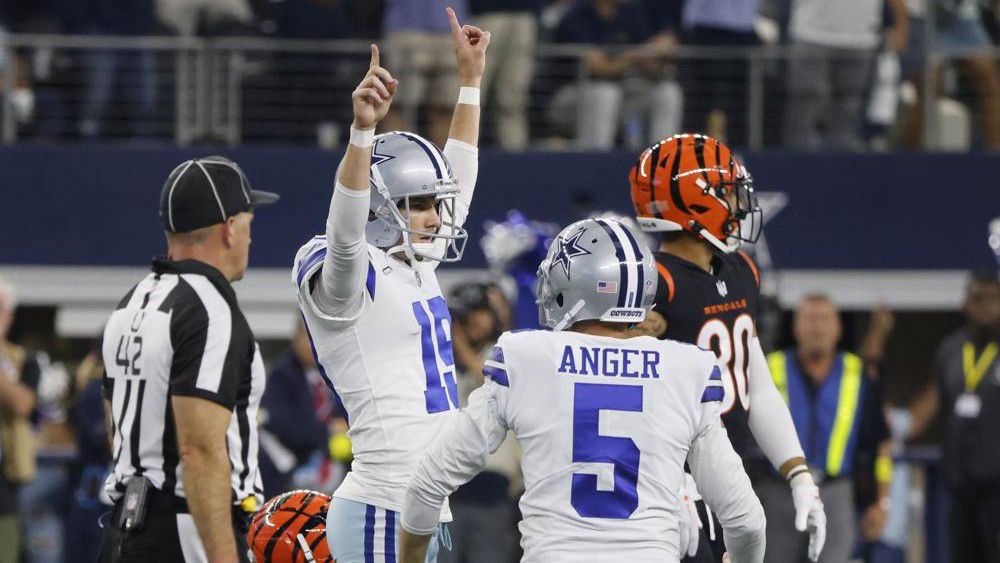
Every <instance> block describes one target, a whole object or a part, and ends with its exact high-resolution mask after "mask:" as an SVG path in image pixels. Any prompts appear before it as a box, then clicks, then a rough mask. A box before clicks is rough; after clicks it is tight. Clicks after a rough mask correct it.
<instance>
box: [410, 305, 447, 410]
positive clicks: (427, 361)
mask: <svg viewBox="0 0 1000 563" xmlns="http://www.w3.org/2000/svg"><path fill="white" fill-rule="evenodd" d="M427 309H429V310H430V312H431V315H432V316H433V317H434V318H433V320H432V319H431V317H430V316H428V315H427V310H425V309H424V302H423V301H414V302H413V315H414V316H415V317H416V318H417V324H419V325H420V350H421V357H422V359H423V362H424V374H425V375H426V376H427V390H426V391H424V400H425V401H426V402H427V412H428V413H430V414H433V413H436V412H442V411H447V410H451V409H453V408H454V409H457V408H458V387H457V386H456V385H455V372H454V367H455V353H454V352H453V351H452V348H451V339H450V338H448V333H449V331H450V330H451V314H450V313H449V312H448V305H446V304H445V302H444V299H443V298H442V297H440V296H439V297H434V298H432V299H430V300H428V301H427ZM446 321H447V323H448V327H447V329H446V328H445V326H444V323H445V322H446ZM435 342H437V347H436V348H435V345H434V344H435ZM439 356H440V358H441V363H443V364H444V366H445V368H446V369H445V372H444V374H443V381H442V374H441V371H440V370H439V369H438V357H439ZM447 368H452V369H451V370H448V369H447Z"/></svg>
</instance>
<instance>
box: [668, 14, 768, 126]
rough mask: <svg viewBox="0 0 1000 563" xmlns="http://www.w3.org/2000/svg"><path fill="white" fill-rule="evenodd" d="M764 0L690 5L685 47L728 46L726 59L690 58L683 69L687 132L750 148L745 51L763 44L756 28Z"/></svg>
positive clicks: (684, 23)
mask: <svg viewBox="0 0 1000 563" xmlns="http://www.w3.org/2000/svg"><path fill="white" fill-rule="evenodd" d="M758 2H759V0H714V1H711V2H702V1H696V0H694V1H691V0H688V1H685V2H684V8H683V11H682V14H681V26H682V30H681V36H680V41H681V44H682V45H693V46H702V47H727V48H729V49H730V52H732V55H731V56H729V57H727V58H725V59H721V60H720V59H717V58H712V59H707V58H691V59H685V62H684V64H683V65H682V66H681V69H682V73H681V75H682V78H683V84H684V97H685V100H687V104H686V106H685V108H684V116H685V122H686V124H685V126H684V129H685V130H689V131H702V132H705V133H707V134H709V135H711V136H712V137H715V138H716V139H719V140H720V141H723V142H726V143H729V144H730V145H736V146H740V145H745V144H746V143H747V141H748V139H749V137H748V135H749V131H748V130H747V124H748V121H747V92H748V91H749V80H750V74H749V73H750V67H749V63H748V60H747V59H746V58H745V57H744V55H743V54H742V52H741V51H740V49H742V48H745V47H752V46H755V45H758V44H759V43H760V39H759V38H758V37H757V32H756V31H755V28H754V24H755V21H756V19H757V12H758V8H759V6H758Z"/></svg>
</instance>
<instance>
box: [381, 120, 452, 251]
mask: <svg viewBox="0 0 1000 563" xmlns="http://www.w3.org/2000/svg"><path fill="white" fill-rule="evenodd" d="M458 193H459V188H458V182H457V181H456V180H455V176H454V174H453V173H452V171H451V165H450V164H449V163H448V159H447V158H445V156H444V153H442V152H441V151H440V150H439V149H438V148H437V147H436V146H434V144H433V143H431V142H430V141H428V140H427V139H424V138H423V137H421V136H420V135H417V134H415V133H407V132H402V131H394V132H391V133H383V134H381V135H377V136H376V137H375V142H374V145H373V146H372V168H371V207H370V211H371V212H370V213H369V219H368V225H367V226H366V227H365V238H366V240H367V241H368V242H369V243H371V244H373V245H375V246H377V247H379V248H384V249H389V250H391V249H393V248H400V249H401V250H403V251H404V252H405V253H406V254H407V255H408V256H411V257H419V258H424V259H429V260H438V261H441V262H456V261H458V260H460V259H461V258H462V254H463V253H464V252H465V243H466V241H467V240H468V236H469V235H468V232H466V230H465V229H463V228H462V227H461V221H462V220H463V219H464V217H458V216H457V213H456V211H457V210H456V206H455V203H456V196H457V195H458ZM425 197H433V198H434V199H435V200H436V202H437V205H436V207H437V212H438V216H439V217H440V221H439V225H438V228H437V230H436V231H435V232H422V231H415V230H413V229H411V228H410V223H409V221H408V220H407V217H408V216H409V212H410V201H411V200H412V199H415V198H425ZM424 236H426V237H429V238H430V239H431V241H432V242H415V241H414V240H413V239H415V238H417V237H424Z"/></svg>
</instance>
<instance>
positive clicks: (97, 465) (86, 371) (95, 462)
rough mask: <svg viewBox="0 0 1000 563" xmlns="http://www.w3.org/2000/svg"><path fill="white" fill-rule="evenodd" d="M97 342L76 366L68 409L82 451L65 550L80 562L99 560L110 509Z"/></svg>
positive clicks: (108, 448) (75, 467) (73, 482)
mask: <svg viewBox="0 0 1000 563" xmlns="http://www.w3.org/2000/svg"><path fill="white" fill-rule="evenodd" d="M95 344H96V345H95V346H94V347H93V348H92V349H91V350H90V352H89V353H88V354H87V356H86V357H85V358H84V359H83V361H81V362H80V365H79V366H77V369H76V378H75V383H74V385H73V387H74V389H75V395H76V396H75V398H74V400H73V402H72V405H71V406H70V410H69V421H70V424H71V425H72V426H73V432H74V434H75V435H76V440H77V445H78V447H79V454H78V455H77V458H76V460H75V463H74V464H73V468H72V474H71V478H70V490H71V491H72V493H71V494H72V497H71V498H72V500H71V501H70V509H69V514H68V515H67V518H66V527H65V530H66V537H65V544H66V548H65V552H66V553H71V554H73V559H74V560H77V561H96V560H97V557H98V555H99V554H100V551H101V538H102V537H103V535H104V532H103V531H102V530H101V527H100V525H99V524H98V520H99V519H100V517H101V515H102V514H104V513H105V512H107V511H108V508H107V506H106V505H105V504H104V503H103V502H102V499H106V498H107V495H105V494H104V479H105V478H106V477H107V476H108V467H109V465H110V463H111V443H110V442H109V440H108V425H107V423H106V421H105V419H104V399H103V392H102V381H103V375H104V363H103V360H102V358H101V347H100V342H99V341H98V342H97V343H95Z"/></svg>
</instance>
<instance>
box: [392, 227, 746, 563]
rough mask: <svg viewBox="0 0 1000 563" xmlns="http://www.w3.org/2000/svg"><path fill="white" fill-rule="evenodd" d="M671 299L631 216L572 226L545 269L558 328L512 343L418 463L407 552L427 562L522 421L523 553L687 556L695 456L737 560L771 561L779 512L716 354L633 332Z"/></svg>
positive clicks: (650, 561)
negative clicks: (449, 506)
mask: <svg viewBox="0 0 1000 563" xmlns="http://www.w3.org/2000/svg"><path fill="white" fill-rule="evenodd" d="M655 293H656V267H655V265H654V262H653V256H652V252H651V251H650V250H649V248H648V247H647V246H646V245H645V244H644V243H643V242H642V241H641V240H640V239H637V237H636V236H635V234H634V233H632V232H631V231H629V229H628V228H627V227H625V226H624V225H622V224H621V223H618V222H617V221H614V220H611V219H585V220H583V221H579V222H577V223H574V224H572V225H570V226H569V227H566V228H565V229H564V230H563V231H562V232H561V233H560V234H559V236H558V237H557V238H556V240H555V242H553V244H552V246H551V247H550V249H549V252H548V255H547V256H546V258H545V260H544V261H543V262H542V263H541V265H540V266H539V268H538V289H537V297H538V305H539V316H540V322H541V324H542V325H544V326H547V327H549V328H552V329H553V330H552V331H542V330H532V331H518V332H513V333H511V332H508V333H505V334H503V335H502V336H501V337H500V339H499V341H498V343H497V345H496V346H495V347H494V349H493V350H492V352H491V354H490V357H489V360H488V361H487V362H486V366H485V368H484V370H483V373H484V375H485V376H486V381H485V382H484V384H483V386H482V387H480V388H479V389H477V390H476V391H474V392H473V393H472V395H471V396H470V397H469V405H468V407H466V408H465V409H462V411H461V412H460V413H459V414H458V416H457V418H456V420H455V421H454V423H453V424H452V425H450V426H449V428H448V430H447V431H446V432H444V433H443V434H442V435H441V436H439V437H438V438H437V439H436V440H435V441H434V443H433V444H432V445H431V446H430V448H429V449H428V450H427V453H426V455H425V456H424V457H423V459H422V461H421V462H420V465H419V467H418V468H417V470H416V472H415V473H414V476H413V481H412V482H411V483H410V487H409V490H408V491H407V493H406V500H405V503H404V505H403V514H402V526H403V532H402V535H401V546H402V549H403V553H402V555H403V557H402V559H401V561H403V562H405V563H410V562H413V563H419V562H420V561H423V557H424V550H425V549H426V548H427V545H428V542H429V541H430V538H431V534H432V533H433V532H434V530H435V528H436V526H437V518H438V513H439V512H440V510H441V505H442V504H443V503H444V502H445V499H446V498H447V497H448V495H449V494H451V493H452V492H453V491H455V489H457V488H458V487H459V486H460V485H461V484H462V483H464V482H466V481H467V480H469V479H471V478H472V477H473V476H475V475H476V474H477V473H478V472H479V471H480V470H482V469H483V467H484V466H485V464H486V460H487V456H488V455H489V453H490V452H492V451H493V450H495V449H496V448H497V447H498V446H499V445H500V443H501V442H502V441H503V439H504V437H505V436H506V433H507V431H508V430H512V431H513V432H514V434H515V435H516V436H517V439H518V441H519V442H520V444H521V448H522V450H523V457H522V461H521V468H522V471H523V473H524V484H525V492H524V495H523V496H522V497H521V501H520V506H521V513H522V515H523V520H522V521H521V523H520V529H521V534H522V540H521V545H522V547H523V548H524V557H523V559H522V561H524V562H546V563H547V562H551V561H558V562H559V563H575V562H584V561H586V562H592V561H628V562H629V563H669V562H675V563H676V562H677V561H678V560H679V556H680V553H681V547H680V543H681V539H680V537H679V535H678V532H679V531H680V530H679V519H680V517H681V516H682V510H684V507H683V506H682V503H681V501H680V499H679V496H678V491H679V490H680V489H681V487H682V486H683V484H684V464H685V460H686V461H687V463H688V464H690V467H691V470H692V473H693V475H694V479H695V481H696V482H697V483H698V486H699V488H700V489H701V490H702V493H703V494H704V495H705V498H706V499H708V500H709V502H710V503H711V504H712V506H714V507H716V508H717V510H718V515H719V518H720V520H721V521H722V529H723V534H724V535H725V538H726V545H727V546H729V550H730V551H729V556H730V557H731V560H732V561H733V563H746V562H760V561H762V560H763V557H764V548H765V518H764V511H763V509H762V508H761V505H760V502H759V501H758V500H757V497H756V496H755V495H754V492H753V490H752V489H751V486H750V480H749V478H748V477H747V475H746V473H744V471H743V465H742V463H741V461H740V458H739V456H737V455H736V452H735V451H733V447H732V445H731V444H730V442H729V439H728V438H727V436H726V431H725V430H724V429H723V428H722V422H721V420H720V418H719V404H720V401H721V399H722V395H723V392H722V386H721V385H722V381H721V377H722V376H721V372H720V370H719V367H718V366H717V365H716V359H715V355H714V354H712V353H711V352H709V351H706V350H702V349H699V348H698V347H696V346H693V345H691V344H683V343H680V342H674V341H669V340H662V341H661V340H657V339H655V338H652V337H648V336H639V337H629V332H628V329H629V328H630V327H631V326H633V325H634V324H635V323H637V322H641V321H642V320H643V319H644V317H645V315H646V312H647V310H648V309H649V308H650V307H652V305H653V298H654V296H655Z"/></svg>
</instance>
